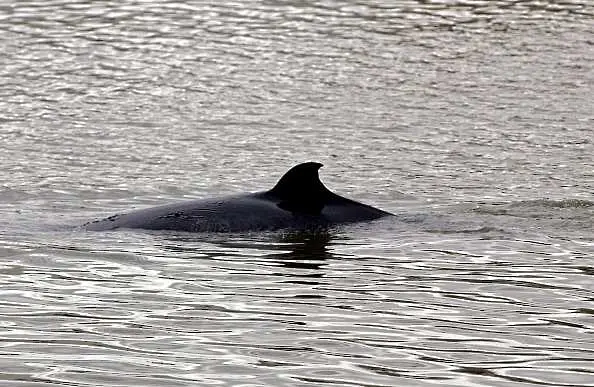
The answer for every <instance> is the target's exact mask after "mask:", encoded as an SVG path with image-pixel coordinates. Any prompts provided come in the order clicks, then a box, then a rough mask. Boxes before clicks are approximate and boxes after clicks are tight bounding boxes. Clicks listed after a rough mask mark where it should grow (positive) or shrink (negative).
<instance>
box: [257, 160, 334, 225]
mask: <svg viewBox="0 0 594 387" xmlns="http://www.w3.org/2000/svg"><path fill="white" fill-rule="evenodd" d="M321 167H322V164H320V163H316V162H312V161H310V162H307V163H303V164H299V165H296V166H294V167H293V168H291V169H289V171H288V172H287V173H285V174H284V175H283V177H281V179H280V180H279V181H278V183H276V185H275V186H274V188H272V189H271V190H270V191H269V193H270V194H272V195H274V196H277V197H278V198H279V199H280V202H279V204H278V206H279V207H280V208H282V209H284V210H287V211H291V212H293V213H302V214H306V215H319V213H320V211H322V208H324V205H326V202H327V200H328V197H329V196H330V195H332V193H331V192H330V191H329V190H328V188H326V187H325V186H324V184H322V182H321V181H320V177H319V176H318V170H319V169H320V168H321Z"/></svg>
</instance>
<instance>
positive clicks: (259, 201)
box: [85, 162, 391, 232]
mask: <svg viewBox="0 0 594 387" xmlns="http://www.w3.org/2000/svg"><path fill="white" fill-rule="evenodd" d="M321 166H322V164H320V163H315V162H307V163H303V164H299V165H297V166H295V167H293V168H291V169H290V170H289V171H288V172H287V173H285V174H284V175H283V176H282V177H281V179H280V180H279V181H278V183H277V184H276V185H275V186H274V187H273V188H272V189H271V190H269V191H263V192H257V193H250V194H244V195H233V196H226V197H220V198H213V199H201V200H192V201H187V202H182V203H177V204H170V205H165V206H159V207H152V208H147V209H142V210H136V211H131V212H129V213H126V214H118V215H113V216H110V217H108V218H105V219H103V220H99V221H94V222H90V223H87V224H86V225H85V227H86V228H87V229H88V230H97V231H101V230H112V229H116V228H141V229H150V230H177V231H189V232H224V231H233V232H235V231H260V230H277V229H283V228H292V229H309V228H318V227H327V226H329V225H332V224H340V223H351V222H359V221H367V220H373V219H377V218H380V217H382V216H386V215H391V214H390V213H388V212H385V211H382V210H379V209H377V208H374V207H371V206H368V205H365V204H362V203H359V202H356V201H354V200H350V199H347V198H343V197H341V196H339V195H336V194H335V193H333V192H331V191H330V190H328V189H327V188H326V187H325V186H324V184H323V183H322V182H321V181H320V179H319V176H318V170H319V169H320V167H321Z"/></svg>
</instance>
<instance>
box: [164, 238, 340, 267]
mask: <svg viewBox="0 0 594 387" xmlns="http://www.w3.org/2000/svg"><path fill="white" fill-rule="evenodd" d="M343 239H344V237H342V236H341V237H340V238H339V237H338V233H337V232H336V231H334V230H323V231H318V232H287V233H279V234H263V235H262V234H261V235H256V234H254V235H252V236H241V235H189V234H188V235H180V234H170V235H167V234H166V235H165V236H164V242H165V243H161V244H159V247H160V248H162V249H164V250H165V251H169V252H173V253H176V254H179V253H183V254H184V255H185V256H190V257H191V256H192V255H194V256H197V257H204V256H208V257H211V258H213V259H217V258H220V257H224V256H229V257H236V256H237V254H239V253H240V254H242V255H247V256H248V257H255V258H260V259H265V260H266V261H269V262H274V263H276V264H278V265H279V266H282V267H285V268H291V269H304V270H311V269H314V270H318V269H320V268H322V267H323V266H324V261H326V260H329V259H333V258H336V256H335V254H334V253H333V252H332V250H331V249H330V248H329V246H330V245H331V244H332V243H334V242H338V241H339V240H343Z"/></svg>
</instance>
